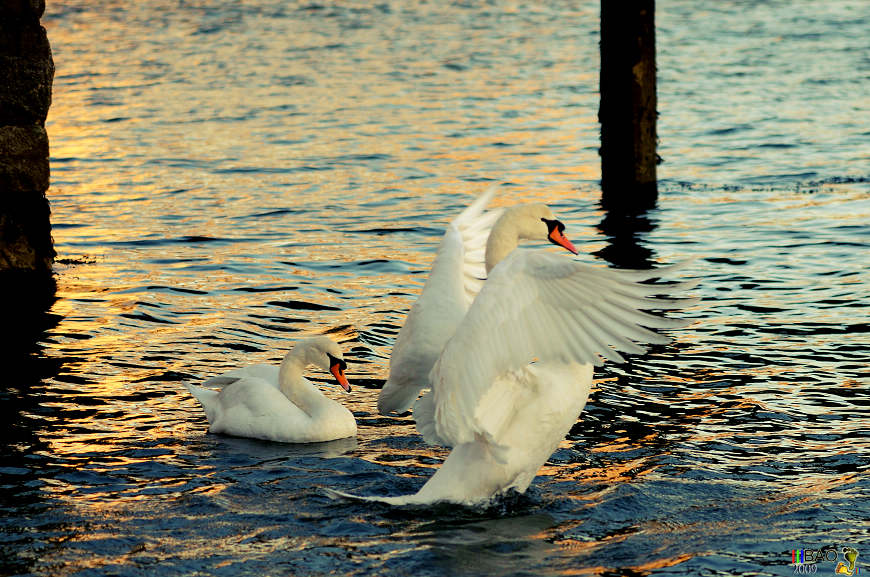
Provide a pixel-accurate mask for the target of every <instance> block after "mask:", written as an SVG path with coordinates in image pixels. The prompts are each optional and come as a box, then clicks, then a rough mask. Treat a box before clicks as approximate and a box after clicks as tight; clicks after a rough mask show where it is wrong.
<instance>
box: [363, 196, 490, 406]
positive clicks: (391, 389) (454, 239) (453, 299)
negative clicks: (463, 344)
mask: <svg viewBox="0 0 870 577" xmlns="http://www.w3.org/2000/svg"><path fill="white" fill-rule="evenodd" d="M495 190H496V188H495V187H491V188H490V189H488V190H487V191H485V192H484V193H482V194H481V195H480V196H478V197H477V198H476V199H475V200H474V202H472V203H471V204H470V205H469V206H468V207H467V208H466V209H465V210H463V211H462V213H460V214H459V216H457V217H456V218H455V219H454V220H453V222H452V223H451V224H450V226H448V228H447V231H446V232H445V233H444V237H443V238H442V240H441V245H440V246H439V248H438V254H437V255H436V257H435V261H434V262H433V264H432V270H431V272H430V273H429V278H428V279H427V280H426V284H425V285H424V286H423V291H422V292H421V293H420V297H419V298H418V299H417V302H415V303H414V305H413V306H412V307H411V310H410V311H409V312H408V316H407V317H406V319H405V323H404V325H403V326H402V328H401V329H400V330H399V335H398V336H397V337H396V342H395V345H394V346H393V353H392V356H391V358H390V374H389V378H388V379H387V382H386V383H385V384H384V387H383V389H381V393H380V396H379V398H378V410H379V411H380V412H381V413H389V412H392V411H395V412H399V413H401V412H404V411H407V410H408V409H409V408H410V407H411V405H412V404H413V403H414V400H415V399H416V398H417V395H418V394H419V392H420V390H421V389H422V388H424V387H427V386H429V382H428V375H429V371H430V370H431V368H432V365H434V364H435V361H436V360H437V359H438V355H440V354H441V350H442V349H443V348H444V345H445V344H446V343H447V340H448V339H449V338H450V337H451V335H453V332H454V331H455V330H456V327H457V326H459V323H460V322H461V321H462V317H464V316H465V313H466V311H467V310H468V308H469V306H471V303H472V302H473V301H474V299H475V297H476V296H477V293H478V292H479V291H480V289H481V287H482V286H483V281H484V279H485V278H486V268H485V265H484V253H485V250H486V240H487V238H489V232H490V230H491V229H492V225H493V224H494V223H495V221H496V220H497V219H498V217H499V216H500V215H501V213H502V210H500V209H499V210H490V211H486V210H485V209H486V206H487V204H489V201H490V200H491V199H492V196H493V194H494V193H495Z"/></svg>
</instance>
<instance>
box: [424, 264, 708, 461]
mask: <svg viewBox="0 0 870 577" xmlns="http://www.w3.org/2000/svg"><path fill="white" fill-rule="evenodd" d="M671 270H672V269H669V268H668V267H663V268H662V269H657V270H649V271H620V270H613V269H607V268H601V267H596V266H591V265H587V264H583V263H580V262H577V261H575V260H572V259H570V258H565V256H564V255H556V254H551V253H547V252H545V251H530V250H523V249H518V250H514V251H513V252H512V253H511V254H510V255H509V256H508V257H507V258H505V260H504V261H502V262H501V263H499V265H498V266H496V267H495V268H494V269H493V270H492V272H491V273H490V277H489V279H488V280H487V281H486V284H485V285H484V287H483V289H482V290H481V291H480V294H479V295H478V296H477V299H476V300H475V301H474V304H473V306H472V307H471V308H470V309H469V311H468V313H467V314H466V315H465V317H464V318H463V320H462V322H461V323H460V325H459V326H458V327H457V329H456V331H455V333H454V334H453V336H452V338H451V339H450V340H449V341H448V342H447V344H446V346H445V347H444V350H443V352H442V353H441V356H440V357H439V359H438V361H437V363H436V364H435V366H434V367H433V369H432V372H431V373H430V376H429V379H430V381H431V386H432V389H433V392H432V394H433V395H434V396H433V399H432V402H433V404H434V434H432V432H431V431H430V434H429V435H428V436H429V437H430V438H435V439H439V440H441V441H442V442H444V443H446V444H449V445H451V446H455V445H457V444H459V443H465V442H470V441H472V440H474V439H480V438H484V439H487V440H488V441H490V442H493V443H496V444H497V439H496V438H495V437H496V434H495V433H496V432H495V431H493V430H491V427H490V426H488V425H487V423H486V419H485V418H483V417H482V415H484V414H485V412H486V407H483V406H481V405H482V404H484V403H485V402H486V400H485V399H486V398H487V397H489V398H492V395H493V393H492V392H491V391H489V389H490V388H491V387H492V386H496V384H497V381H498V377H499V375H501V374H504V373H505V372H506V371H516V370H519V369H521V368H523V367H525V366H527V365H528V364H529V363H531V362H532V361H540V362H557V363H569V362H575V363H581V364H582V363H592V364H594V365H600V364H601V362H602V361H601V357H604V358H606V359H609V360H612V361H616V362H622V361H623V360H624V359H623V357H622V356H621V355H620V354H619V352H617V351H623V352H628V353H641V352H643V351H644V350H645V349H644V347H642V346H641V345H639V344H637V343H639V342H645V343H666V342H668V341H669V339H668V338H667V337H665V336H662V335H660V334H658V333H655V332H653V331H651V330H649V329H650V328H653V329H666V328H675V327H682V326H685V325H686V324H688V323H686V322H685V321H683V320H676V319H668V318H664V317H660V316H656V315H654V314H650V313H648V312H644V310H649V309H662V308H665V309H673V308H682V307H684V306H688V305H689V304H693V303H694V302H695V301H694V300H693V299H679V300H675V299H668V298H660V297H659V296H658V295H661V294H662V293H672V292H675V291H680V290H685V289H686V288H689V287H690V286H693V285H694V283H672V284H656V285H653V284H641V281H644V280H649V279H654V278H659V277H661V276H662V274H664V273H667V272H670V271H671ZM415 417H416V415H415ZM429 426H431V424H429Z"/></svg>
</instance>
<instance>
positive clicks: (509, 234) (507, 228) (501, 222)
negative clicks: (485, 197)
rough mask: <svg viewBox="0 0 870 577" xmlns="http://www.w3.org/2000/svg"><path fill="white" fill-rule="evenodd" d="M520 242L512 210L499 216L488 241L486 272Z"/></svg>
mask: <svg viewBox="0 0 870 577" xmlns="http://www.w3.org/2000/svg"><path fill="white" fill-rule="evenodd" d="M518 243H519V233H518V231H517V226H516V222H515V219H514V218H513V214H512V213H511V212H510V211H505V213H504V214H503V215H502V216H501V218H499V219H498V220H497V221H496V222H495V224H494V225H493V227H492V230H491V231H490V233H489V238H488V239H487V241H486V274H487V276H489V273H490V272H491V271H492V269H494V268H495V266H496V265H497V264H498V263H500V262H501V261H502V260H504V258H505V257H506V256H507V255H509V254H510V253H511V252H512V251H513V250H514V249H515V248H517V244H518Z"/></svg>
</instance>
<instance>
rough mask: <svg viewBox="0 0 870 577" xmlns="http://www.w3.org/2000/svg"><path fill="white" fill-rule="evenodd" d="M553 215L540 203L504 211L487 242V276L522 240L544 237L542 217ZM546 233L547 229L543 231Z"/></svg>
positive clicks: (513, 207) (522, 205)
mask: <svg viewBox="0 0 870 577" xmlns="http://www.w3.org/2000/svg"><path fill="white" fill-rule="evenodd" d="M542 214H543V215H549V218H552V213H551V212H550V209H549V208H547V206H546V205H544V204H540V203H534V204H521V205H518V206H512V207H510V208H508V209H506V210H505V211H504V213H503V214H502V215H501V217H499V219H498V220H497V221H495V224H494V225H493V226H492V231H490V233H489V238H488V239H487V241H486V274H487V275H489V273H490V272H491V271H492V269H493V268H495V266H496V265H497V264H498V263H500V262H501V261H502V260H504V258H505V257H506V256H507V255H509V254H510V253H511V252H512V251H513V250H514V249H515V248H517V245H518V244H519V241H520V239H521V238H522V239H537V238H538V237H540V236H542V229H541V226H542V223H541V215H542ZM543 232H544V233H546V229H543Z"/></svg>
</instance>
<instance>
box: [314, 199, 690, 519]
mask: <svg viewBox="0 0 870 577" xmlns="http://www.w3.org/2000/svg"><path fill="white" fill-rule="evenodd" d="M491 196H492V190H490V191H488V192H487V193H484V194H483V195H482V196H481V197H479V198H478V199H477V200H475V201H474V203H472V205H471V206H470V207H469V208H468V209H466V210H465V211H463V213H462V214H461V215H460V216H459V217H458V218H457V219H456V220H454V221H453V223H451V225H450V227H449V228H448V230H447V232H446V233H445V235H444V239H443V240H442V242H441V246H440V248H439V251H438V255H437V257H436V260H435V263H434V264H433V267H432V273H431V274H430V276H429V279H428V280H427V282H426V285H425V286H424V288H423V292H422V293H421V295H420V298H419V299H418V300H417V302H416V303H415V304H414V306H413V307H412V309H411V311H410V312H409V314H408V318H407V320H406V323H405V325H404V326H403V327H402V329H401V331H400V332H399V336H398V338H397V341H396V347H395V348H394V350H393V355H392V358H391V365H390V378H389V379H388V380H387V382H386V384H385V386H384V388H383V390H382V392H381V396H380V398H379V402H378V408H379V410H380V411H381V412H382V413H387V412H390V411H396V412H401V411H404V410H406V409H407V406H408V405H410V403H412V402H413V399H414V398H416V397H417V394H418V392H419V391H420V390H421V389H423V388H426V387H429V388H431V390H430V391H429V392H427V393H426V394H424V395H423V396H422V397H420V398H419V399H418V400H417V401H416V403H415V404H414V419H415V421H416V423H417V429H418V431H419V432H420V434H421V435H422V436H423V437H424V439H425V440H426V441H427V442H429V443H431V444H443V445H447V446H450V447H452V451H451V452H450V454H449V456H448V457H447V459H446V460H445V461H444V463H443V464H442V465H441V467H440V468H439V469H438V470H437V471H436V472H435V474H434V475H433V476H432V477H431V478H430V479H429V480H428V481H427V482H426V483H425V484H424V485H423V487H422V488H421V489H420V490H419V491H418V492H417V493H416V494H414V495H404V496H399V497H358V496H354V495H350V494H346V493H340V492H336V491H330V493H331V494H333V495H334V496H340V497H347V498H354V499H363V500H372V501H380V502H385V503H390V504H394V505H404V504H425V503H432V502H436V501H450V502H456V503H464V504H474V503H480V502H482V501H486V500H488V499H490V498H491V497H493V496H494V495H497V494H499V493H502V492H504V491H507V490H509V489H514V490H516V491H519V492H523V491H525V490H526V489H527V488H528V486H529V484H530V483H531V481H532V479H534V477H535V475H536V473H537V471H538V469H539V468H540V467H541V465H543V464H544V462H545V461H546V460H547V459H548V458H549V457H550V455H551V454H552V453H553V451H554V450H555V449H556V448H557V447H558V445H559V443H560V442H561V440H562V439H563V438H564V436H565V433H566V432H567V431H568V430H569V429H570V428H571V426H573V424H574V423H575V422H576V420H577V417H578V416H579V414H580V412H581V411H582V410H583V407H584V406H585V404H586V400H587V398H588V396H589V390H590V388H591V385H592V372H593V366H597V365H600V364H601V362H602V360H601V357H604V358H606V359H609V360H612V361H615V362H622V361H623V360H624V359H623V357H622V356H621V355H620V354H619V352H618V351H623V352H628V353H633V354H637V353H641V352H643V351H644V350H645V349H644V348H643V347H642V346H641V345H639V344H638V343H641V342H645V343H666V342H668V341H669V339H668V338H667V337H664V336H662V335H660V334H658V333H655V332H653V331H651V330H649V329H651V328H655V329H666V328H675V327H680V326H685V324H686V323H685V322H683V321H681V320H673V319H666V318H663V317H661V316H658V315H654V314H651V313H648V312H644V311H645V310H649V309H661V308H665V309H674V308H682V307H684V306H686V305H688V304H691V303H693V302H694V301H693V300H691V299H679V300H675V299H669V298H659V297H658V296H657V295H660V294H662V293H670V292H674V291H679V290H684V289H686V288H689V287H690V286H692V285H691V284H690V283H673V284H668V285H661V284H659V285H651V284H643V283H644V281H647V280H651V279H655V278H658V277H661V276H662V275H663V274H665V273H669V272H672V271H673V270H674V269H675V267H663V268H660V269H657V270H649V271H622V270H611V269H607V268H603V267H597V266H591V265H587V264H583V263H580V262H577V261H575V260H573V259H570V258H566V257H564V256H562V255H555V254H551V253H548V252H546V251H542V250H527V249H517V245H518V242H519V240H521V239H532V240H550V241H551V242H553V243H555V244H558V245H561V246H563V247H564V248H566V249H568V250H570V251H571V252H573V253H575V254H576V249H575V248H574V246H573V245H572V244H571V243H570V241H568V240H567V239H566V238H565V237H564V236H562V230H563V229H564V226H563V225H562V223H560V222H558V221H557V220H555V218H554V217H553V215H552V212H551V211H550V209H549V208H548V207H547V206H546V205H543V204H527V205H520V206H515V207H511V208H509V209H506V210H505V211H503V212H501V211H499V212H496V211H485V207H486V204H487V203H488V202H489V200H490V198H491ZM496 217H497V218H498V220H497V221H496V222H494V223H493V221H494V220H495V219H496ZM470 231H473V233H472V232H470ZM484 237H485V238H486V250H485V253H483V254H482V253H481V250H480V244H481V240H482V239H483V238H484ZM466 239H469V240H466ZM482 256H483V261H481V257H482ZM483 265H485V271H486V272H487V273H488V278H486V280H485V282H481V281H482V280H483V278H484V277H483V276H478V277H477V279H479V280H478V282H476V283H470V284H469V283H467V282H466V280H467V278H468V277H469V275H471V276H476V275H477V274H478V273H479V272H481V268H482V267H483ZM469 271H475V272H474V273H470V272H469ZM475 293H476V294H475Z"/></svg>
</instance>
